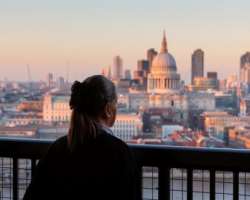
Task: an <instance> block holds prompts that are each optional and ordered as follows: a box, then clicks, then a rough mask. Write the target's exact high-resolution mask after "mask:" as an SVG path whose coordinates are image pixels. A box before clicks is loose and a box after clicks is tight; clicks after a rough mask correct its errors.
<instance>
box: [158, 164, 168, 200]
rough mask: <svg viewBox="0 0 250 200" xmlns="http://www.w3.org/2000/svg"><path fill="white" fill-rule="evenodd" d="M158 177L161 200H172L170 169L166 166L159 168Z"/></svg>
mask: <svg viewBox="0 0 250 200" xmlns="http://www.w3.org/2000/svg"><path fill="white" fill-rule="evenodd" d="M158 177H159V178H158V185H159V190H158V194H159V200H170V169H169V168H167V167H164V166H161V167H159V176H158Z"/></svg>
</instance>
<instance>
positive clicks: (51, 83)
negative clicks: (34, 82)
mask: <svg viewBox="0 0 250 200" xmlns="http://www.w3.org/2000/svg"><path fill="white" fill-rule="evenodd" d="M53 86H54V80H53V74H52V73H48V74H47V87H48V88H50V89H51V88H52V87H53Z"/></svg>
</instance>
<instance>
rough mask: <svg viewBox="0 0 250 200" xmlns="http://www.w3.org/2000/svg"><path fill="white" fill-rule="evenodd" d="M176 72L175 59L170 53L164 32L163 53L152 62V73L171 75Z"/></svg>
mask: <svg viewBox="0 0 250 200" xmlns="http://www.w3.org/2000/svg"><path fill="white" fill-rule="evenodd" d="M176 71H177V67H176V62H175V59H174V57H173V56H172V55H171V54H170V53H168V49H167V40H166V36H165V32H164V36H163V40H162V43H161V51H160V53H159V54H158V55H157V56H155V58H154V60H153V62H152V67H151V73H171V72H176Z"/></svg>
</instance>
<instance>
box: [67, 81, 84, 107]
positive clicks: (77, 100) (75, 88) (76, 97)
mask: <svg viewBox="0 0 250 200" xmlns="http://www.w3.org/2000/svg"><path fill="white" fill-rule="evenodd" d="M82 85H83V84H82V83H81V82H79V81H75V82H74V83H73V85H72V87H71V98H70V102H69V105H70V108H71V109H77V110H79V109H80V105H81V96H82V95H81V93H82Z"/></svg>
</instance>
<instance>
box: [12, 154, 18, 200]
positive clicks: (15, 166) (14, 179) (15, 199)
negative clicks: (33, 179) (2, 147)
mask: <svg viewBox="0 0 250 200" xmlns="http://www.w3.org/2000/svg"><path fill="white" fill-rule="evenodd" d="M12 173H13V177H12V183H13V188H12V190H13V191H12V192H13V200H18V159H17V158H13V168H12Z"/></svg>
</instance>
